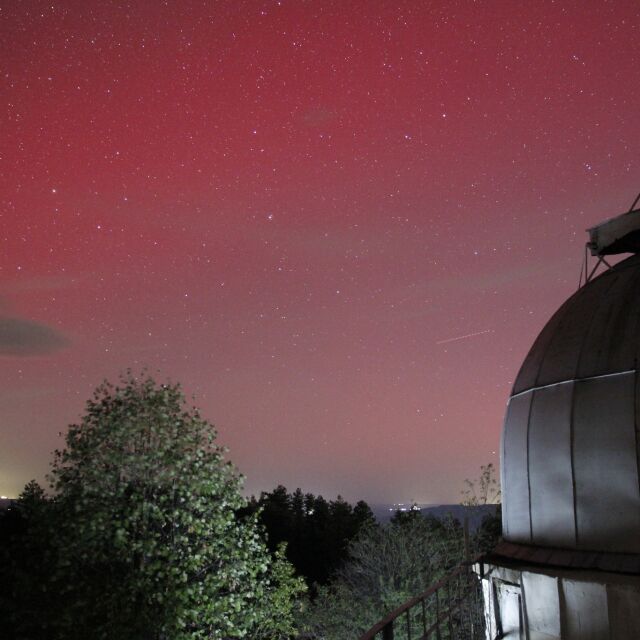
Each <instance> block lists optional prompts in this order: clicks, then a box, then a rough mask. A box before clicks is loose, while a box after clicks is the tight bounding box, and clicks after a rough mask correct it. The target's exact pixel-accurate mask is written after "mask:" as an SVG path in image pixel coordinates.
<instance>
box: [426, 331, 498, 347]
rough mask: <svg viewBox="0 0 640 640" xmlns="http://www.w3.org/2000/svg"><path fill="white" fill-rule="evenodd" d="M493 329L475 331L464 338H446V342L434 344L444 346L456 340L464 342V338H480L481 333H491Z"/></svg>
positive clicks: (441, 341)
mask: <svg viewBox="0 0 640 640" xmlns="http://www.w3.org/2000/svg"><path fill="white" fill-rule="evenodd" d="M492 331H493V329H485V330H484V331H476V332H475V333H467V334H466V335H464V336H457V337H455V338H447V339H446V340H440V341H439V342H436V344H446V343H447V342H455V341H456V340H464V339H465V338H473V336H481V335H482V334H483V333H491V332H492Z"/></svg>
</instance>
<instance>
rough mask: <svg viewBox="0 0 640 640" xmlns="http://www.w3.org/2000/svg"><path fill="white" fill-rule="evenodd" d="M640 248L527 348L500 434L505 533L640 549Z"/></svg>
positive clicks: (600, 548)
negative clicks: (639, 360) (639, 432)
mask: <svg viewBox="0 0 640 640" xmlns="http://www.w3.org/2000/svg"><path fill="white" fill-rule="evenodd" d="M639 356H640V255H634V256H632V257H631V258H628V259H627V260H624V261H623V262H620V263H618V264H617V265H616V266H615V267H613V268H611V269H609V270H608V271H606V272H605V273H603V274H602V275H601V276H599V277H597V278H595V279H593V280H591V281H590V282H588V283H587V284H586V285H585V286H583V287H582V288H581V289H579V290H578V291H577V292H576V293H575V294H574V295H573V296H572V297H571V298H569V300H567V301H566V302H565V303H564V304H563V305H562V306H561V307H560V309H559V310H558V311H557V312H556V314H555V315H554V316H553V317H552V318H551V320H550V321H549V322H548V324H547V325H546V327H545V328H544V329H543V330H542V332H541V333H540V335H539V336H538V338H537V339H536V341H535V342H534V344H533V347H532V348H531V351H530V352H529V354H528V355H527V357H526V359H525V361H524V364H523V365H522V368H521V369H520V372H519V374H518V376H517V379H516V382H515V385H514V388H513V391H512V394H511V396H510V398H509V403H508V406H507V413H506V418H505V424H504V430H503V435H502V471H501V473H502V490H503V493H502V495H503V507H502V509H503V537H504V539H505V540H506V541H509V542H514V543H523V544H531V545H536V546H543V547H544V546H547V547H561V548H568V549H580V550H587V551H594V552H624V553H640V484H639V483H640V473H639V465H638V459H639V452H640V444H639V441H640V439H639V435H638V429H639V428H640V414H639V411H640V385H639V382H640V380H639V376H638V369H637V364H638V358H639Z"/></svg>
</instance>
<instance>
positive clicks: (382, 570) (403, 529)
mask: <svg viewBox="0 0 640 640" xmlns="http://www.w3.org/2000/svg"><path fill="white" fill-rule="evenodd" d="M462 557H463V536H462V530H461V528H460V526H459V524H458V523H457V522H456V521H453V520H451V519H448V520H442V521H441V520H437V519H436V518H423V517H421V516H420V515H419V514H418V515H417V516H415V517H408V518H400V519H398V520H396V521H395V522H391V523H389V524H387V525H370V526H368V527H366V528H365V529H364V530H363V531H362V532H361V533H360V535H359V536H358V537H357V538H356V540H354V541H353V542H352V544H351V545H350V546H349V559H348V560H347V562H346V563H345V564H344V566H343V567H342V568H341V569H340V570H338V572H337V574H336V578H335V579H334V580H333V581H332V583H331V584H330V585H329V586H326V587H321V588H320V589H319V592H318V596H317V598H316V599H315V601H314V602H313V604H312V605H311V606H310V608H309V610H308V611H307V612H306V613H305V615H304V621H303V627H304V628H305V630H306V632H307V633H309V634H310V637H312V638H317V639H321V638H322V639H323V640H347V639H352V638H357V637H358V636H360V635H361V634H362V633H364V632H365V631H366V630H367V629H368V628H370V627H371V626H372V625H373V624H375V623H376V622H377V621H378V620H380V619H381V618H383V617H384V616H385V615H387V614H388V613H389V612H390V611H392V610H393V609H395V608H396V607H398V606H399V605H401V604H402V603H404V602H405V601H406V600H408V599H409V598H411V597H413V596H415V595H417V594H419V593H421V592H422V591H424V590H425V589H427V588H428V587H429V586H430V585H431V584H433V583H434V582H436V581H437V580H438V579H439V578H440V577H442V576H443V575H444V574H445V573H446V572H447V571H448V570H449V569H450V568H451V567H453V566H455V565H456V564H458V563H459V562H460V561H461V560H462Z"/></svg>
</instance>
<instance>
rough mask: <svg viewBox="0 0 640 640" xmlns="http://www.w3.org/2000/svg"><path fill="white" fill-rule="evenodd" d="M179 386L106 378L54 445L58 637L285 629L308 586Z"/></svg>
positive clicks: (177, 638)
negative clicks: (244, 513) (272, 549)
mask: <svg viewBox="0 0 640 640" xmlns="http://www.w3.org/2000/svg"><path fill="white" fill-rule="evenodd" d="M215 438H216V432H215V430H214V429H213V427H212V426H211V425H210V424H209V423H208V422H207V421H206V420H204V419H203V418H202V417H201V416H200V414H199V412H198V410H197V409H193V408H190V407H187V406H186V402H185V399H184V396H183V394H182V391H181V389H180V387H179V385H172V384H163V385H158V384H156V382H155V381H154V380H153V379H152V378H151V377H147V376H143V377H141V378H136V377H134V376H133V375H132V374H131V373H128V374H127V376H125V377H124V378H123V379H122V380H121V383H120V385H119V386H113V385H112V384H110V383H108V382H105V383H103V384H102V385H101V386H100V387H98V389H97V390H96V392H95V394H94V396H93V398H92V400H90V401H89V402H88V404H87V409H86V414H85V416H84V418H83V419H82V421H81V423H80V424H78V425H72V426H71V427H70V428H69V432H68V434H67V438H66V448H65V449H64V450H62V451H57V452H56V453H55V460H54V463H53V471H52V474H51V479H52V483H53V485H54V487H55V489H56V491H57V498H56V507H57V510H58V513H59V517H58V519H57V523H58V527H59V528H58V531H57V532H56V534H55V540H56V547H57V553H58V564H57V571H56V574H55V576H54V578H53V580H54V582H55V584H56V585H57V587H58V588H59V589H60V590H61V596H62V597H61V611H60V614H61V615H60V616H59V619H58V623H59V629H60V634H59V636H60V637H64V638H87V637H91V638H105V639H107V638H109V639H110V638H114V639H116V638H117V639H121V638H127V639H138V638H140V639H145V640H146V639H149V640H165V639H166V640H168V639H171V640H186V639H195V638H245V637H246V638H252V639H253V638H256V639H258V638H269V639H272V638H274V639H275V638H284V637H287V636H288V635H290V633H291V632H292V630H293V617H294V601H295V599H296V597H297V596H298V595H299V594H300V593H301V591H302V590H303V589H304V587H303V583H302V581H301V580H299V579H297V578H295V577H294V576H293V569H292V568H291V567H290V565H288V563H287V562H286V560H285V558H284V549H282V548H280V549H278V551H277V553H276V554H275V557H273V558H272V556H271V555H270V554H269V552H268V550H267V548H266V547H265V545H264V543H263V542H262V539H261V530H260V528H259V526H258V524H257V516H256V515H255V514H254V515H252V516H248V517H244V518H243V517H241V516H239V515H238V512H239V510H240V509H241V508H243V507H244V506H246V500H244V499H243V497H242V496H241V478H240V476H239V475H238V473H237V471H236V470H235V468H234V467H233V466H232V465H231V463H229V462H226V461H225V459H224V451H223V450H222V449H221V448H220V447H219V446H218V445H217V444H216V443H215Z"/></svg>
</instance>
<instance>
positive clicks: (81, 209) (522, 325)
mask: <svg viewBox="0 0 640 640" xmlns="http://www.w3.org/2000/svg"><path fill="white" fill-rule="evenodd" d="M0 9H1V11H0V20H1V23H2V28H1V31H0V46H1V47H2V56H1V57H0V59H1V60H2V62H1V63H0V65H1V66H0V68H1V71H2V73H1V82H2V96H3V100H4V104H5V107H6V108H5V112H4V113H5V115H4V118H5V120H4V127H3V140H2V165H1V166H2V170H1V174H0V199H1V207H2V208H1V211H2V214H1V215H2V218H1V221H2V224H1V225H0V228H1V231H2V232H1V234H0V240H1V242H2V252H1V254H0V255H1V257H0V269H1V271H0V371H1V372H2V373H1V375H2V379H3V380H4V384H3V389H2V391H0V399H1V400H0V493H2V494H4V495H17V494H18V493H19V492H20V490H21V488H22V486H23V485H24V484H25V483H26V482H27V481H28V480H30V479H31V478H32V477H36V478H42V476H43V475H44V474H45V473H46V471H47V465H48V461H49V460H50V452H51V450H52V449H54V448H55V447H59V446H60V445H61V439H60V437H59V436H58V434H59V432H61V431H63V432H64V430H65V428H66V426H67V425H68V424H69V423H70V422H73V421H75V420H77V419H78V416H79V415H80V413H81V412H82V410H83V406H84V402H85V400H86V399H88V397H89V396H90V394H91V391H92V390H93V388H94V387H95V386H96V385H97V384H98V383H99V382H100V381H101V380H102V379H103V378H105V377H107V378H110V379H115V378H116V376H117V375H118V373H119V372H120V371H123V370H124V369H126V368H127V367H132V368H133V369H141V368H142V367H148V368H149V369H150V370H151V371H152V372H158V373H157V374H156V375H157V377H158V378H160V379H164V378H170V379H172V380H177V381H180V382H181V383H182V384H183V386H184V388H185V391H186V392H187V394H188V395H189V396H191V394H193V395H194V396H195V403H196V404H197V405H198V406H200V407H201V409H202V412H203V414H204V415H205V416H206V417H207V418H208V419H209V420H211V421H212V422H213V423H215V424H216V426H217V428H218V430H219V440H220V442H221V443H223V444H225V445H226V446H228V447H229V449H230V453H229V457H230V459H231V460H233V461H234V463H236V464H237V465H238V467H239V468H240V470H241V471H242V472H243V473H244V474H245V475H246V476H247V490H248V491H250V492H257V491H260V490H261V489H266V490H269V489H271V488H273V487H274V486H275V485H276V484H278V483H283V484H285V485H286V486H287V487H289V488H291V489H293V488H295V487H297V486H300V487H302V488H303V489H304V490H309V491H313V492H321V493H324V494H325V495H326V496H327V497H331V496H334V495H336V494H337V493H341V494H342V495H344V496H345V497H347V498H349V499H359V498H364V499H366V500H368V501H371V502H380V501H391V502H396V501H399V500H403V501H408V500H412V499H413V500H416V501H418V502H424V503H435V502H447V501H457V500H458V499H459V495H460V490H461V489H462V487H463V481H464V479H465V478H466V477H473V476H475V475H477V472H478V470H479V467H480V465H481V464H486V463H487V462H498V454H497V451H498V450H499V438H500V430H501V425H502V418H503V411H504V406H505V402H506V399H507V396H508V392H509V389H510V387H511V384H512V382H513V380H514V377H515V375H516V373H517V370H518V367H519V365H520V363H521V361H522V359H523V358H524V356H525V354H526V352H527V350H528V348H529V346H530V344H531V342H532V341H533V339H534V338H535V336H536V335H537V333H538V332H539V331H540V329H541V328H542V327H543V325H544V323H545V322H546V320H547V319H548V317H549V316H550V314H551V313H552V312H553V311H554V310H555V308H556V307H557V306H558V305H559V304H560V303H561V302H562V301H563V300H564V299H565V298H566V297H567V296H568V295H570V294H571V293H572V292H573V291H574V290H575V288H576V286H577V281H578V275H579V272H580V265H581V260H582V257H583V247H584V242H585V241H586V234H585V233H584V229H585V228H587V227H588V226H590V225H592V224H594V223H596V222H599V221H600V220H602V219H604V218H607V217H610V216H613V215H616V214H618V213H621V212H623V211H624V210H626V209H627V208H628V207H629V205H630V204H631V202H632V201H633V198H634V197H635V195H636V194H637V192H638V190H640V165H639V163H638V135H639V133H640V123H639V118H638V106H637V105H638V91H639V90H638V87H640V64H639V61H640V44H639V43H640V38H639V37H638V36H639V30H640V8H639V7H638V5H637V3H635V2H631V1H628V2H626V1H618V2H600V1H598V2H595V1H593V2H577V1H576V2H572V1H566V2H553V1H551V0H549V1H545V2H537V3H529V2H509V3H490V2H472V1H466V2H461V1H460V2H455V1H448V2H445V1H435V2H428V3H426V2H418V1H412V2H410V1H406V0H400V1H396V2H386V1H376V2H369V1H364V0H363V1H359V0H356V1H353V2H346V3H345V2H342V1H338V0H336V1H329V0H317V1H315V0H314V1H311V2H306V1H302V0H280V1H268V2H267V1H259V2H258V1H253V0H246V1H242V0H236V1H233V2H232V1H228V2H227V1H220V2H195V1H193V2H191V1H180V2H177V1H176V2H169V1H167V2H155V3H135V2H123V1H120V0H113V1H104V2H92V1H89V2H87V1H85V2H79V1H76V2H48V3H45V2H38V1H33V2H14V3H5V4H4V5H3V6H2V7H0Z"/></svg>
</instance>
